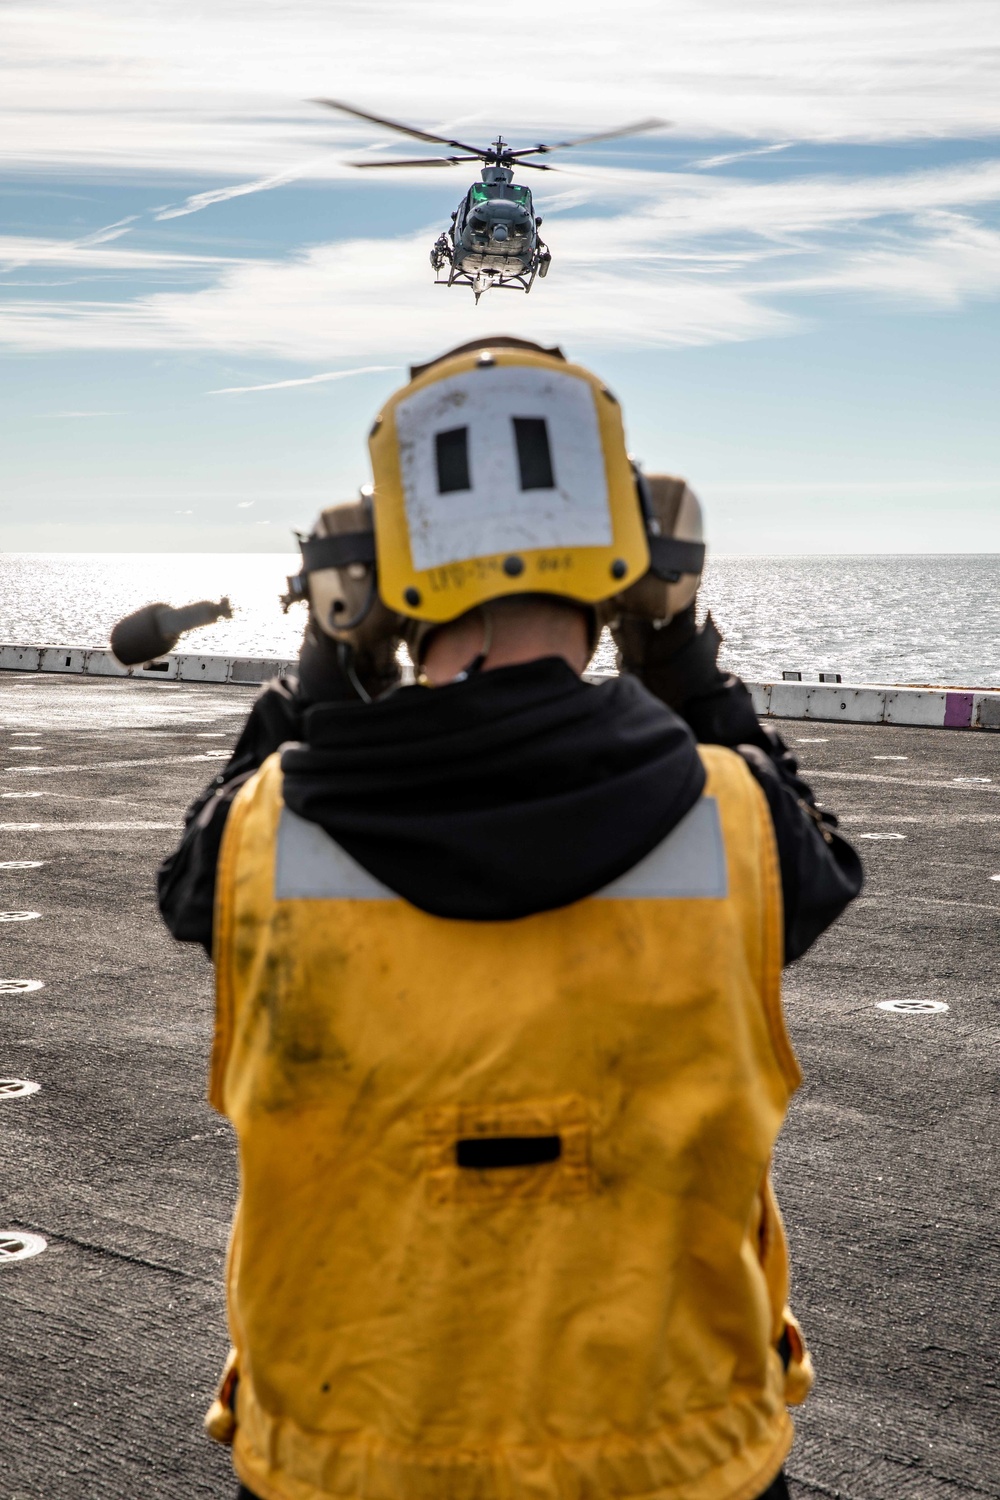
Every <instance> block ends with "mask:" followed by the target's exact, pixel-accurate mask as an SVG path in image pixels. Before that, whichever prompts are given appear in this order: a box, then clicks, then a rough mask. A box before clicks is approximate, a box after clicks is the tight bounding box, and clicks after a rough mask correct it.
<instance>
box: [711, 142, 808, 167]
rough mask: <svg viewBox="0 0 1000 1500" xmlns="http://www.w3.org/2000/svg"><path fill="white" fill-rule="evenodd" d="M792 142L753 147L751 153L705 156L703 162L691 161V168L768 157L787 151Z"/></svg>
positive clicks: (721, 165) (720, 165)
mask: <svg viewBox="0 0 1000 1500" xmlns="http://www.w3.org/2000/svg"><path fill="white" fill-rule="evenodd" d="M792 145H794V142H793V141H782V142H781V144H780V145H778V146H755V147H754V149H753V150H752V151H730V152H729V153H728V155H726V156H706V157H705V159H704V161H693V162H692V163H691V165H692V166H693V167H728V165H729V163H730V162H731V161H743V160H744V159H745V158H746V157H748V156H770V155H771V153H772V151H787V150H788V148H789V146H792Z"/></svg>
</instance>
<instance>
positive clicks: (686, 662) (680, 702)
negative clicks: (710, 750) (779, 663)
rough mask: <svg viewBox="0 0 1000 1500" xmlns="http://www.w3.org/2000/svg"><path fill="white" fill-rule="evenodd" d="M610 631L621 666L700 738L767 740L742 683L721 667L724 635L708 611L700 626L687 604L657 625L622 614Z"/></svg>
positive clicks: (732, 742)
mask: <svg viewBox="0 0 1000 1500" xmlns="http://www.w3.org/2000/svg"><path fill="white" fill-rule="evenodd" d="M611 633H612V635H613V636H614V640H615V645H616V646H617V647H618V667H619V670H620V671H622V672H631V673H632V674H633V676H635V677H638V678H639V680H640V682H642V684H643V686H644V687H647V688H648V689H649V691H650V692H651V693H652V694H653V695H654V697H656V698H659V699H660V701H661V702H662V703H665V704H666V705H667V706H668V708H672V709H673V710H674V712H675V713H677V714H679V715H680V717H681V718H682V719H684V720H685V721H686V723H687V724H688V726H689V727H690V729H691V731H692V733H693V734H694V737H695V739H696V740H698V741H699V743H701V744H703V745H729V746H735V745H743V744H748V745H759V746H761V747H762V748H765V747H767V746H768V745H769V741H768V739H767V736H766V735H765V733H764V731H763V729H762V728H761V726H760V723H759V721H758V719H757V714H756V712H755V711H754V706H753V700H752V699H751V697H750V694H749V692H748V691H747V689H746V687H745V686H744V685H743V683H742V682H741V681H740V679H739V678H738V677H733V676H732V675H731V674H730V673H726V672H722V671H720V670H719V666H718V655H719V647H720V646H721V645H722V636H721V635H720V634H719V632H718V630H717V629H716V626H715V621H714V620H713V619H712V616H711V615H706V617H705V623H704V624H703V625H701V626H699V625H698V622H697V619H696V617H695V606H694V605H693V604H691V605H689V606H688V608H687V609H686V610H684V611H683V613H681V614H679V615H676V616H675V617H674V618H673V619H672V620H671V621H670V623H669V624H668V625H664V626H663V627H662V628H661V629H659V630H657V629H656V627H655V626H654V625H653V624H652V622H651V621H649V620H637V619H629V618H625V619H623V620H621V621H620V622H619V623H618V624H617V625H615V626H613V627H612V631H611Z"/></svg>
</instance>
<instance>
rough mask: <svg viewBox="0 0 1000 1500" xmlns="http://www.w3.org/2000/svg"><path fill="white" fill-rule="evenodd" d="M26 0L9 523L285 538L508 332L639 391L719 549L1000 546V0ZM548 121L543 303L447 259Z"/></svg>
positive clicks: (262, 541)
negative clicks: (592, 140) (408, 399)
mask: <svg viewBox="0 0 1000 1500" xmlns="http://www.w3.org/2000/svg"><path fill="white" fill-rule="evenodd" d="M485 16H486V13H485V12H483V11H482V9H481V8H479V9H473V8H472V7H470V6H467V5H461V4H458V3H451V0H427V3H423V4H421V5H419V6H418V5H414V4H413V3H412V0H326V3H322V4H321V3H318V0H297V3H296V4H294V5H292V6H285V5H280V6H279V5H276V4H274V3H273V0H240V3H238V4H237V3H235V0H213V3H212V4H211V5H210V6H206V5H204V3H198V4H194V3H192V0H158V3H156V4H152V3H148V0H147V3H139V0H130V3H125V0H105V3H102V4H94V3H92V0H30V3H29V0H14V3H10V0H4V3H3V4H0V36H2V44H0V545H2V546H3V548H4V549H5V550H12V551H76V550H82V551H121V552H130V551H171V552H184V551H195V552H201V551H257V552H276V551H286V550H289V549H290V548H291V546H292V545H293V542H292V538H291V532H292V530H293V528H296V527H298V528H308V527H309V525H310V524H311V522H312V520H313V518H314V517H315V515H316V513H317V511H318V510H319V509H320V508H321V507H322V506H324V505H328V504H331V503H333V502H334V501H336V500H339V499H347V498H350V497H351V496H352V495H354V494H355V493H356V491H357V488H358V486H359V485H360V484H363V483H365V482H366V481H367V480H368V478H369V466H368V457H367V448H366V441H365V438H366V433H367V430H368V427H369V426H370V423H371V420H372V418H373V416H374V415H375V413H376V412H377V411H378V409H379V406H380V404H381V402H382V401H383V400H384V399H385V397H386V396H387V395H388V394H389V393H390V392H391V391H392V390H394V389H395V388H396V387H397V386H398V385H399V384H401V383H402V382H403V381H404V380H405V378H406V372H407V366H408V365H409V364H410V363H412V362H419V361H421V360H423V359H426V358H427V357H429V356H431V355H433V354H436V353H439V352H441V351H443V350H444V349H446V348H448V347H449V346H451V345H453V344H455V343H458V342H461V341H464V340H466V339H469V338H472V337H475V336H478V335H488V334H496V333H502V332H508V333H516V334H521V335H523V336H526V337H532V338H537V339H540V340H541V341H543V342H546V343H549V342H554V343H558V344H559V345H561V346H562V348H563V349H564V350H565V351H566V353H567V355H568V356H570V357H571V358H575V359H578V360H580V361H582V362H583V363H585V364H587V365H589V366H590V367H591V368H593V369H595V370H596V371H598V373H599V374H600V375H601V376H602V377H603V378H604V379H605V380H606V381H607V383H608V384H609V385H610V386H611V387H612V388H613V389H614V390H615V392H616V394H617V395H618V396H619V398H620V400H621V402H622V405H623V408H624V412H625V419H626V426H627V430H628V436H629V443H630V446H631V448H632V449H633V451H634V452H635V454H636V456H637V457H638V458H640V459H641V461H642V462H643V463H644V465H645V467H646V468H647V469H649V470H652V471H669V472H673V473H677V474H683V475H684V476H685V477H686V478H687V479H688V480H689V482H690V483H691V485H692V486H693V488H694V489H695V490H696V491H697V493H698V494H699V495H700V496H701V499H702V502H703V505H704V508H705V512H706V525H707V530H708V536H709V540H710V544H711V545H712V547H713V549H714V550H716V551H717V552H720V553H763V554H770V553H792V554H796V553H816V552H820V553H822V552H840V553H844V552H983V551H986V552H1000V452H998V447H1000V436H998V435H1000V420H998V409H1000V403H998V399H997V398H998V384H1000V381H998V364H1000V362H998V358H997V349H998V347H1000V90H998V89H997V86H996V78H997V76H998V63H1000V7H997V5H996V4H995V0H986V3H983V0H863V3H853V0H841V3H838V4H837V5H836V6H832V5H830V4H829V0H822V3H820V0H771V3H768V4H766V5H765V4H757V3H752V0H622V3H620V4H619V5H617V6H616V7H614V8H613V10H612V9H611V8H609V7H607V6H605V5H597V4H592V3H589V0H583V3H581V0H575V3H569V0H546V4H545V5H544V6H540V7H538V8H536V9H535V10H534V11H529V12H523V13H519V14H518V18H516V19H515V18H514V17H513V15H510V16H506V15H505V18H504V19H503V21H502V22H496V21H493V20H491V19H485ZM319 96H326V97H335V98H340V99H345V100H347V101H348V102H350V103H352V104H355V105H357V106H358V107H360V108H362V109H366V110H371V111H375V112H376V113H380V114H387V115H391V116H393V117H395V118H397V119H401V120H404V121H407V122H410V123H413V124H416V125H418V126H420V127H421V128H425V129H429V130H432V131H436V132H440V133H444V134H446V135H457V136H458V137H459V138H461V139H466V140H470V139H471V140H473V141H476V142H482V143H483V144H486V143H488V142H489V141H490V140H491V139H492V138H493V137H494V136H495V135H496V133H497V131H498V130H500V131H502V133H503V135H504V137H505V138H506V139H507V140H509V141H511V142H513V143H514V145H515V146H517V145H526V144H534V143H535V142H536V141H540V140H541V141H545V140H559V139H563V138H566V137H567V136H575V135H579V134H584V133H586V132H588V131H599V130H602V129H606V128H612V127H614V126H618V125H622V124H626V123H628V122H630V121H634V120H639V119H643V118H646V117H650V116H654V117H658V118H661V119H663V120H664V121H666V122H669V123H668V124H667V125H665V126H664V127H663V128H661V129H658V130H656V131H653V132H650V133H648V134H644V135H639V136H636V137H635V138H634V139H625V140H618V141H612V142H607V143H604V144H598V145H593V146H590V147H585V148H582V149H577V150H575V151H566V152H564V153H561V154H560V155H558V156H554V157H552V158H546V161H547V162H551V164H553V165H557V166H558V168H559V170H558V172H552V173H550V174H549V175H548V176H546V177H542V176H541V174H540V173H536V172H528V171H525V172H524V173H523V176H522V177H520V178H519V180H523V181H525V182H528V183H529V184H530V186H531V188H532V190H533V192H534V194H535V202H536V211H537V212H539V213H541V214H542V215H543V217H544V220H545V225H544V229H543V234H544V237H545V239H546V241H547V242H548V244H549V247H550V248H551V250H552V253H553V262H552V268H551V271H550V274H549V276H548V278H547V279H546V280H545V281H544V282H536V284H535V287H534V289H533V290H532V292H531V294H530V296H528V297H525V296H523V295H521V294H519V293H512V292H499V291H498V292H491V293H487V294H486V295H485V296H484V297H483V298H482V301H481V302H480V304H479V306H478V307H477V306H476V305H475V304H474V302H473V298H472V295H471V293H470V292H469V291H468V290H466V289H462V288H452V289H446V288H444V287H441V286H434V285H433V280H432V273H431V271H430V267H429V265H428V260H427V254H428V251H429V249H430V246H431V243H432V242H433V240H434V239H435V238H436V236H437V234H438V233H439V232H440V231H441V230H442V229H443V228H445V227H446V225H447V223H448V220H449V216H450V214H451V211H452V209H453V208H454V207H455V206H456V204H457V203H458V200H459V199H460V198H461V197H462V195H463V194H464V192H465V191H466V189H467V187H468V184H469V182H470V181H472V180H473V178H474V177H475V176H476V173H475V171H474V169H472V170H470V167H469V166H468V165H466V166H454V167H448V168H444V169H436V170H427V171H404V170H399V171H395V170H389V169H384V170H381V171H378V172H365V171H359V170H358V169H357V168H356V167H355V166H353V165H352V164H353V163H354V162H356V161H359V160H373V159H378V157H379V156H380V155H382V156H385V155H400V154H401V155H402V156H404V157H415V156H419V155H421V154H422V153H424V152H426V154H427V155H428V156H430V155H433V154H434V148H433V147H431V146H426V147H424V146H422V145H421V144H419V143H417V142H415V141H412V140H408V139H407V138H405V137H402V136H395V135H392V134H390V133H389V132H387V131H381V130H379V129H377V128H376V127H374V126H369V125H367V124H364V123H362V122H360V121H355V120H350V119H348V118H346V117H343V116H339V115H337V114H334V113H332V112H331V111H329V110H326V109H323V108H321V107H320V106H318V105H317V104H315V103H312V102H310V101H311V100H313V99H315V98H316V97H319Z"/></svg>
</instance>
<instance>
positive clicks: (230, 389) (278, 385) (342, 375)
mask: <svg viewBox="0 0 1000 1500" xmlns="http://www.w3.org/2000/svg"><path fill="white" fill-rule="evenodd" d="M400 368H401V367H400V366H399V365H359V366H358V367H357V368H356V369H354V370H324V372H323V373H322V374H321V375H302V376H300V377H299V378H298V379H297V380H268V381H266V382H265V383H264V384H263V385H224V386H221V387H220V388H219V389H218V390H215V391H206V392H205V395H206V396H245V395H246V394H247V393H248V392H250V391H287V390H289V389H290V387H291V386H293V385H323V384H324V383H325V382H326V381H328V380H347V379H348V378H349V377H350V376H352V375H381V374H382V373H383V372H384V371H385V370H398V369H400Z"/></svg>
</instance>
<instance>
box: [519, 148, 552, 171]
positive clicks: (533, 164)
mask: <svg viewBox="0 0 1000 1500" xmlns="http://www.w3.org/2000/svg"><path fill="white" fill-rule="evenodd" d="M520 155H522V153H521V152H520V151H512V152H511V156H520ZM518 166H519V167H530V168H531V170H532V171H533V172H558V170H559V168H558V167H548V166H545V165H544V163H542V162H540V161H519V162H518Z"/></svg>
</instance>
